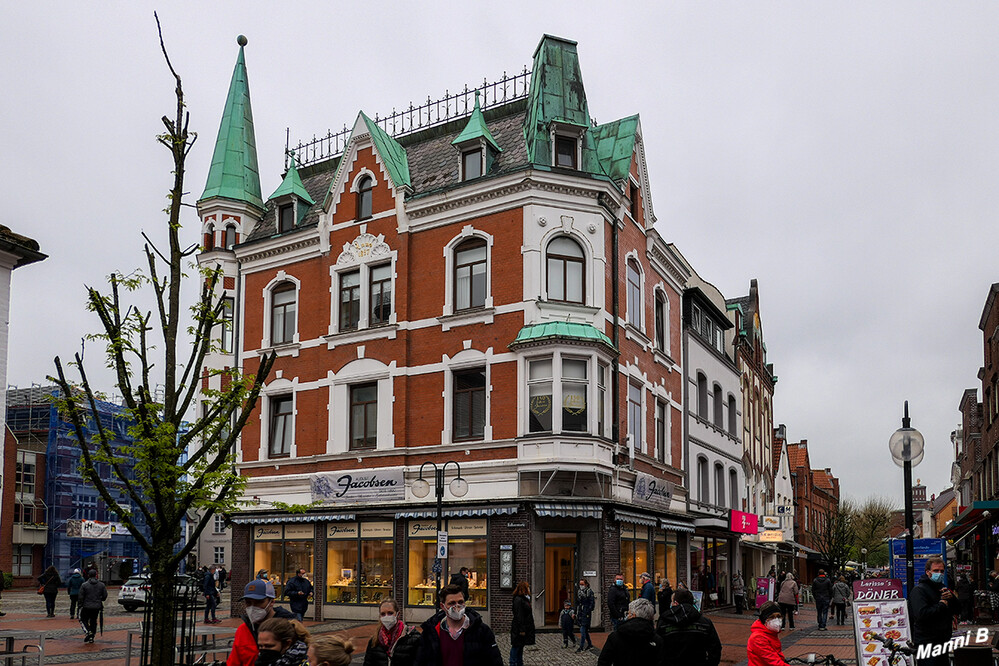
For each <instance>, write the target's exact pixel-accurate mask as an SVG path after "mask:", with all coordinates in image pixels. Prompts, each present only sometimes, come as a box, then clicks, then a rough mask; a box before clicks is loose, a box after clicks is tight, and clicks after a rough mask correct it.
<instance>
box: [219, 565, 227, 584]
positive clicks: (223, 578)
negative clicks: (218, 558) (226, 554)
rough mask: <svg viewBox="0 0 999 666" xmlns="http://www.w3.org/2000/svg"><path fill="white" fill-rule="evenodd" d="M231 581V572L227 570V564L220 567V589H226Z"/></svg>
mask: <svg viewBox="0 0 999 666" xmlns="http://www.w3.org/2000/svg"><path fill="white" fill-rule="evenodd" d="M228 582H229V572H228V571H226V569H225V566H224V565H223V566H220V567H219V590H224V589H225V588H226V584H227V583H228Z"/></svg>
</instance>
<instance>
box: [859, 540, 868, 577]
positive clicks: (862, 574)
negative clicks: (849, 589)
mask: <svg viewBox="0 0 999 666" xmlns="http://www.w3.org/2000/svg"><path fill="white" fill-rule="evenodd" d="M860 559H861V562H860V566H861V569H860V580H864V579H865V578H867V549H866V548H861V549H860Z"/></svg>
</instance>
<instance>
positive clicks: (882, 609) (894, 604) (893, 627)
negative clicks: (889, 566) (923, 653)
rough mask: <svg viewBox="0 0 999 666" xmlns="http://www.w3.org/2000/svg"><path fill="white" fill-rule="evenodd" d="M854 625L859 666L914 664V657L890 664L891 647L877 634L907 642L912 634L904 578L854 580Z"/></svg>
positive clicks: (910, 665)
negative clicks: (886, 645)
mask: <svg viewBox="0 0 999 666" xmlns="http://www.w3.org/2000/svg"><path fill="white" fill-rule="evenodd" d="M853 627H854V639H855V641H854V642H855V645H856V649H857V666H912V657H905V656H902V655H899V657H901V660H900V661H898V662H896V663H895V664H889V663H888V656H889V653H890V650H888V648H887V647H885V646H884V644H883V643H882V642H881V641H879V640H877V639H876V638H875V635H878V636H882V637H884V638H890V639H891V640H893V641H895V642H896V643H899V644H901V645H905V642H906V641H908V640H909V639H910V638H911V637H912V634H911V633H910V629H909V609H908V607H907V605H906V603H905V597H904V596H903V595H902V581H900V580H894V579H891V578H869V579H867V580H858V581H854V583H853Z"/></svg>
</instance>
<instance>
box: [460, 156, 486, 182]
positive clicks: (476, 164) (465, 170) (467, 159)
mask: <svg viewBox="0 0 999 666" xmlns="http://www.w3.org/2000/svg"><path fill="white" fill-rule="evenodd" d="M481 175H482V151H481V150H479V149H476V150H466V151H465V152H463V153H462V154H461V179H462V180H471V179H473V178H478V177H479V176H481Z"/></svg>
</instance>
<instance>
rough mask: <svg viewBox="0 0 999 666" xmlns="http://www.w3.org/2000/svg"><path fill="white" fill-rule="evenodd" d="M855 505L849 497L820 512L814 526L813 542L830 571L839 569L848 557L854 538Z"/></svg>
mask: <svg viewBox="0 0 999 666" xmlns="http://www.w3.org/2000/svg"><path fill="white" fill-rule="evenodd" d="M855 510H856V509H855V505H854V503H853V502H852V501H851V500H850V499H841V500H840V501H839V504H838V505H836V506H833V507H831V508H829V509H827V510H826V511H824V512H822V513H820V514H819V515H820V516H821V517H822V520H821V522H820V523H819V525H818V526H816V530H815V536H816V540H815V544H816V545H817V546H818V550H819V552H820V553H821V554H822V559H823V560H824V561H825V563H826V565H827V566H828V567H829V569H830V572H829V573H832V572H834V571H837V570H839V569H841V568H842V567H843V566H844V565H845V564H846V562H847V560H849V559H850V549H851V547H852V546H853V542H854V539H855V532H854V525H853V518H854V512H855Z"/></svg>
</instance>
